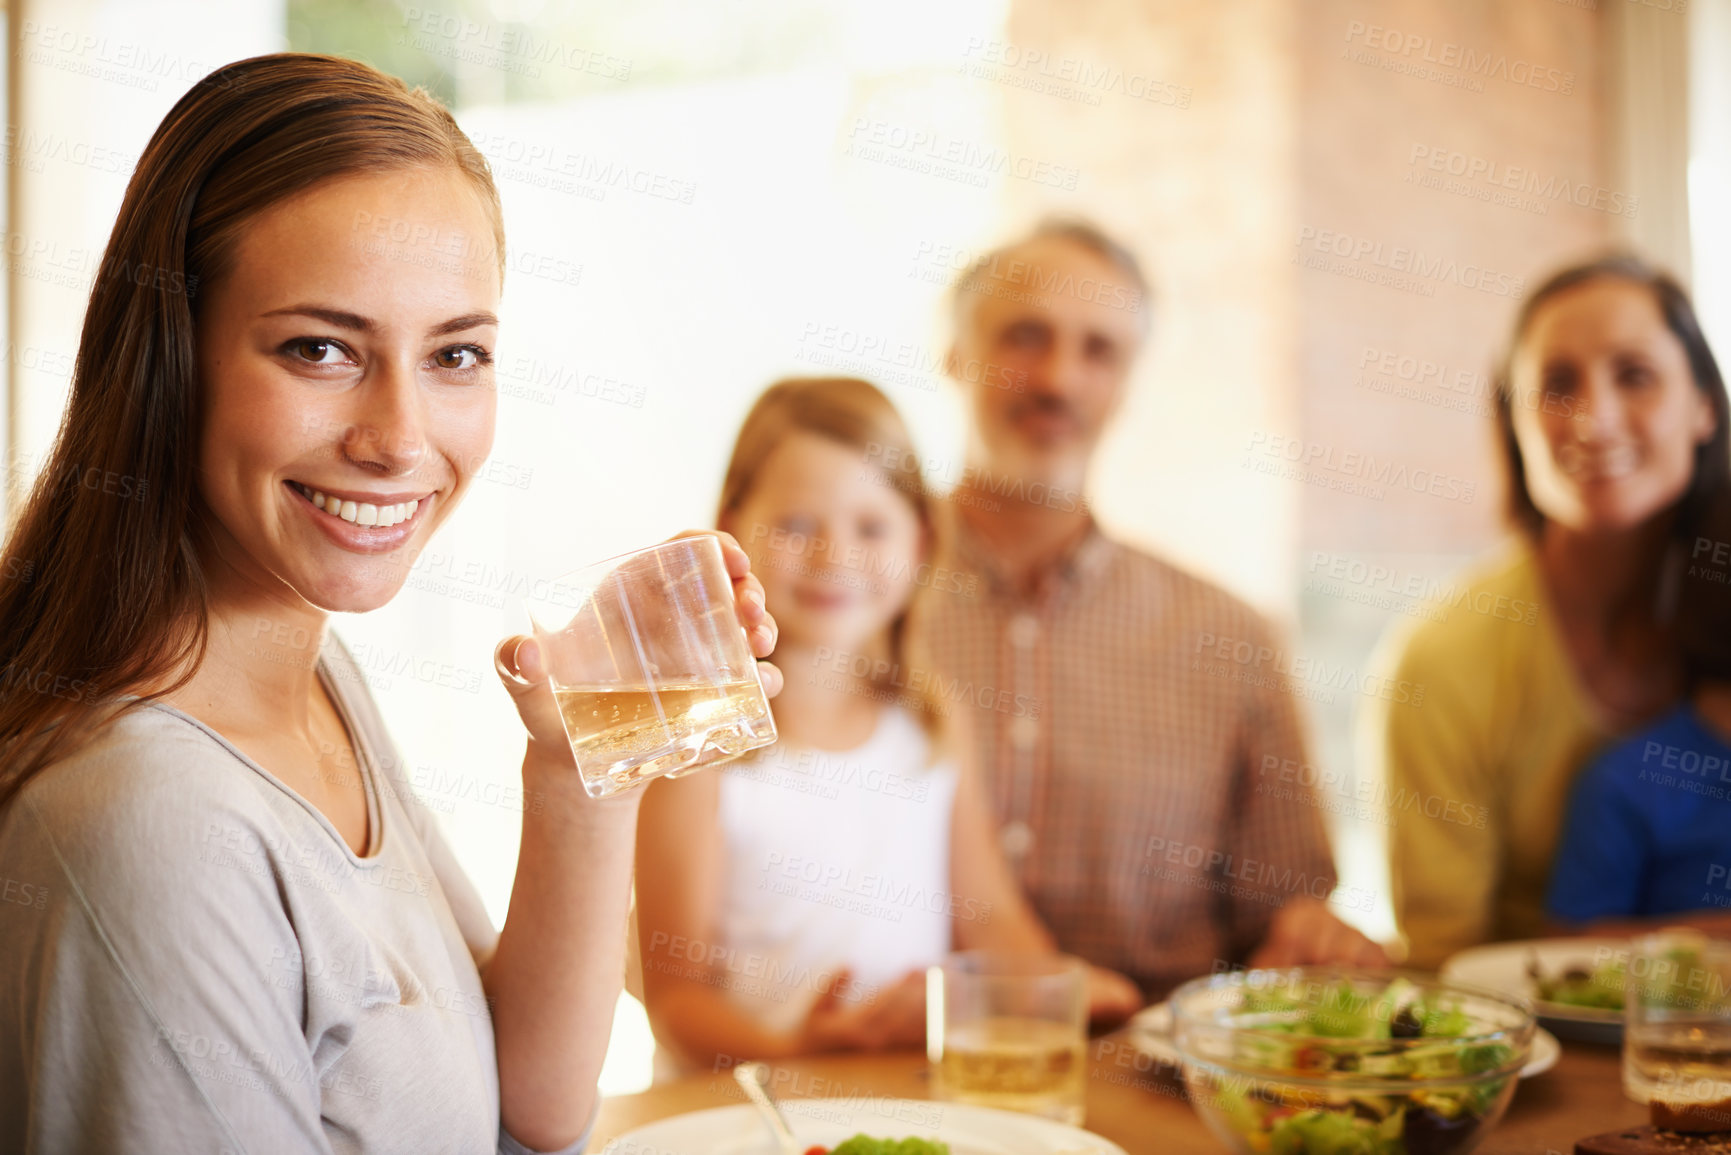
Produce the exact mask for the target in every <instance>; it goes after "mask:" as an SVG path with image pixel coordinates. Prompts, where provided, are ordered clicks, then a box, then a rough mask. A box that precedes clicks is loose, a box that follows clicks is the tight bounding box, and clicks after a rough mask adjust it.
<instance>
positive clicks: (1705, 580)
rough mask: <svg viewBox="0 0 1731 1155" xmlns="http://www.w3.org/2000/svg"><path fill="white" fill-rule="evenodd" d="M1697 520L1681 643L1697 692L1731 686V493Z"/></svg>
mask: <svg viewBox="0 0 1731 1155" xmlns="http://www.w3.org/2000/svg"><path fill="white" fill-rule="evenodd" d="M1695 521H1696V525H1695V529H1694V532H1693V533H1691V534H1690V536H1689V539H1688V541H1687V543H1686V544H1687V546H1688V552H1687V556H1686V558H1685V565H1684V567H1683V571H1682V577H1681V580H1680V582H1679V589H1678V594H1677V638H1678V645H1679V648H1680V649H1681V650H1682V652H1683V674H1684V676H1685V677H1686V678H1687V679H1688V682H1689V686H1690V688H1691V689H1693V688H1694V687H1696V686H1699V685H1700V684H1701V683H1703V682H1723V683H1727V684H1731V491H1727V490H1721V491H1719V492H1718V493H1715V494H1713V495H1712V496H1711V497H1710V498H1708V499H1707V500H1706V502H1705V503H1704V505H1703V506H1702V508H1701V510H1700V511H1699V516H1698V517H1697V518H1696V519H1695Z"/></svg>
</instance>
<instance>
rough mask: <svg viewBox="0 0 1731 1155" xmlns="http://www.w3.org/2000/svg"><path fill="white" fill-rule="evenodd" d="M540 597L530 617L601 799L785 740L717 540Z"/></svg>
mask: <svg viewBox="0 0 1731 1155" xmlns="http://www.w3.org/2000/svg"><path fill="white" fill-rule="evenodd" d="M536 592H537V593H538V594H543V595H544V596H538V597H534V598H530V599H527V601H528V605H529V617H530V619H531V621H532V623H533V625H534V630H535V638H536V640H537V641H538V642H539V643H540V646H541V653H542V655H543V659H544V660H545V662H546V664H547V671H548V674H549V676H550V678H551V680H552V683H553V697H554V698H555V699H556V700H557V701H558V703H559V714H560V717H561V718H562V719H563V720H564V723H565V733H566V736H567V737H569V738H570V740H571V752H572V753H573V754H574V755H576V758H577V770H578V773H579V774H580V775H581V776H582V778H583V788H584V789H585V790H587V791H588V792H589V794H590V795H591V796H592V797H595V798H603V797H606V796H607V795H609V794H617V793H618V792H619V791H621V790H628V789H630V788H631V787H633V786H637V785H639V784H641V783H644V782H647V781H649V780H650V779H652V778H658V777H660V776H661V775H663V774H665V775H668V776H670V777H678V776H679V775H682V774H689V773H691V772H692V771H694V770H699V769H701V768H703V767H705V766H714V765H718V764H719V763H722V762H727V761H730V760H731V759H734V758H737V757H739V756H740V755H741V754H744V753H746V752H747V751H750V750H755V749H757V748H759V747H761V746H767V745H769V744H770V743H771V742H774V741H775V719H774V718H773V717H772V716H771V715H770V712H769V699H768V697H767V696H766V695H765V694H764V692H763V683H762V682H761V681H760V680H759V678H758V673H757V660H756V658H754V657H753V656H752V653H751V645H750V643H749V642H748V641H747V639H746V635H745V629H744V627H742V626H741V625H740V624H739V618H738V616H737V613H736V611H735V609H734V597H733V582H732V580H731V579H730V578H729V577H728V576H727V567H726V565H725V564H724V563H723V561H722V556H721V543H720V541H719V540H718V539H717V538H715V537H714V536H712V535H708V534H705V535H702V536H698V537H688V538H679V539H677V540H675V541H669V542H664V543H662V544H661V545H656V546H650V547H649V548H648V549H640V550H636V551H634V552H632V553H628V554H623V555H621V556H619V557H615V558H609V559H608V560H607V561H603V562H597V563H596V564H594V565H591V566H585V567H584V568H582V569H579V570H576V571H574V572H572V573H570V574H567V575H566V576H564V577H562V578H559V579H557V580H556V581H554V582H553V583H552V585H551V586H550V587H548V588H546V589H545V590H537V591H536Z"/></svg>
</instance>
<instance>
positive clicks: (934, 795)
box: [646, 706, 991, 1030]
mask: <svg viewBox="0 0 1731 1155" xmlns="http://www.w3.org/2000/svg"><path fill="white" fill-rule="evenodd" d="M955 794H956V774H955V768H954V767H953V766H951V765H950V764H948V763H938V764H936V765H934V764H932V745H931V742H930V740H929V739H928V738H927V736H926V733H925V731H924V730H922V729H921V728H920V726H919V723H918V722H917V721H916V719H915V717H914V715H913V714H912V713H911V712H909V711H908V710H906V709H904V708H902V707H900V706H890V707H887V708H885V709H884V710H883V711H882V712H881V714H880V716H879V720H878V725H877V729H876V730H875V731H874V732H873V734H872V736H871V737H870V738H869V739H867V740H866V742H865V744H864V745H861V746H858V747H855V748H854V749H852V750H842V751H828V750H813V749H809V748H802V747H798V746H790V745H789V744H787V743H785V742H783V743H777V744H776V745H774V746H771V747H769V748H767V749H765V750H763V751H760V752H759V753H758V755H757V756H754V757H752V758H751V759H749V760H746V761H742V762H739V763H735V764H734V765H732V766H729V767H727V768H725V769H724V770H723V771H722V776H721V800H720V819H721V830H722V836H723V844H724V850H723V856H724V865H723V883H722V891H721V918H720V922H719V926H720V936H719V937H720V942H718V943H715V944H713V945H711V944H705V945H704V946H703V947H702V948H697V947H694V946H688V947H687V950H686V951H685V952H684V953H685V954H686V955H687V956H689V955H690V954H691V953H693V952H694V951H697V950H699V949H700V950H701V954H702V956H703V957H702V959H701V963H702V965H705V966H709V967H712V968H713V969H712V970H711V972H710V978H709V981H712V982H715V983H717V984H718V985H720V986H721V988H722V989H724V990H726V991H727V993H728V995H729V996H730V997H731V998H732V999H733V1000H734V1001H735V1002H736V1003H738V1004H740V1005H741V1006H743V1007H746V1008H748V1009H749V1010H750V1011H751V1013H752V1014H754V1015H756V1016H757V1017H758V1018H759V1019H760V1020H761V1021H762V1022H763V1023H764V1024H765V1025H767V1026H769V1027H770V1028H771V1029H777V1030H782V1029H790V1028H793V1027H797V1026H798V1025H799V1023H800V1022H801V1021H803V1020H804V1018H805V1016H806V1014H807V1012H808V1011H809V1010H810V1008H811V1005H812V1003H813V1002H814V1001H815V1000H816V998H817V997H818V993H819V992H820V991H821V990H823V989H824V988H826V987H827V986H829V985H830V983H831V980H832V979H833V978H834V977H835V976H836V975H837V973H838V972H840V971H842V970H844V969H845V970H846V971H848V972H849V975H850V976H851V977H850V978H849V980H848V981H847V982H846V983H845V984H844V985H843V986H842V988H841V989H840V991H839V993H840V995H841V996H842V997H843V998H844V999H848V1000H855V1001H862V1000H870V999H871V998H872V997H874V996H875V995H876V993H877V992H878V991H879V990H881V989H883V988H884V987H886V986H888V985H890V984H892V983H894V982H895V981H896V980H897V979H899V978H900V977H901V976H903V975H904V974H906V973H908V972H909V971H911V970H918V969H921V968H923V967H926V966H928V965H930V964H932V963H935V962H938V961H939V960H941V959H942V958H943V956H944V954H945V953H946V952H948V950H949V949H950V930H951V927H952V925H953V921H954V920H955V919H958V918H973V919H988V918H990V916H991V912H990V910H989V909H984V904H982V903H980V902H979V901H978V900H977V899H974V898H969V897H966V896H956V895H953V894H952V893H951V890H950V812H951V810H952V808H953V805H954V802H955ZM664 945H666V946H668V947H672V946H674V945H675V944H671V943H670V944H664ZM652 947H653V944H652ZM654 954H655V951H654V950H653V949H652V951H651V958H650V959H649V960H646V961H647V962H648V964H649V965H656V963H657V960H655V959H654V957H653V956H654ZM710 956H716V957H714V959H713V962H712V961H711V957H710ZM668 961H671V962H673V963H674V964H675V965H678V963H679V962H680V961H683V962H684V963H685V964H686V965H691V963H692V960H691V959H690V958H689V957H687V958H685V959H683V960H679V959H672V958H670V959H669V960H668Z"/></svg>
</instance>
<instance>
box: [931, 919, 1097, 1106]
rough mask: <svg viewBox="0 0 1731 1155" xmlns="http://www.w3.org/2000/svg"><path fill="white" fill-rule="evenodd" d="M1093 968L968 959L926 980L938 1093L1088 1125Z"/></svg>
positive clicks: (1017, 958)
mask: <svg viewBox="0 0 1731 1155" xmlns="http://www.w3.org/2000/svg"><path fill="white" fill-rule="evenodd" d="M1087 973H1088V968H1087V964H1086V963H1084V962H1083V961H1082V960H1081V959H1078V958H1071V957H1069V956H1067V955H1027V954H1014V953H1010V952H1005V951H989V950H978V951H962V952H960V953H958V954H953V955H950V956H949V957H948V958H947V959H945V960H944V962H943V965H941V966H935V967H932V968H931V969H930V970H928V971H927V972H926V1055H927V1057H928V1058H929V1059H930V1060H931V1064H932V1073H933V1081H932V1086H933V1093H934V1094H935V1095H936V1096H937V1097H938V1098H939V1099H945V1100H948V1101H950V1102H954V1103H971V1104H975V1105H977V1106H982V1107H998V1108H1002V1109H1004V1110H1008V1111H1024V1112H1027V1113H1028V1114H1032V1115H1043V1116H1045V1117H1046V1118H1048V1119H1057V1120H1059V1121H1060V1122H1063V1123H1068V1124H1070V1125H1071V1126H1080V1125H1081V1122H1082V1117H1083V1097H1084V1094H1083V1093H1084V1090H1085V1086H1086V1082H1087V1059H1088V994H1087Z"/></svg>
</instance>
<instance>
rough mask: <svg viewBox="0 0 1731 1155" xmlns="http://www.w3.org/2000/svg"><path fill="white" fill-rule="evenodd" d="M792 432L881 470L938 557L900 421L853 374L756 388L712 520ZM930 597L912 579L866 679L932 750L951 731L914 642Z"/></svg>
mask: <svg viewBox="0 0 1731 1155" xmlns="http://www.w3.org/2000/svg"><path fill="white" fill-rule="evenodd" d="M793 433H815V434H817V435H818V436H819V437H825V438H828V439H829V440H831V441H834V442H837V443H839V444H841V445H844V446H846V447H848V448H849V449H856V450H858V451H859V454H860V468H862V469H876V470H878V471H880V472H881V473H882V475H883V478H884V483H885V484H886V485H889V486H890V487H892V488H893V489H895V491H896V492H897V493H899V494H901V496H902V497H903V498H904V499H906V501H907V503H908V505H909V506H911V507H912V508H913V511H914V513H915V515H916V516H917V517H918V518H919V521H920V530H921V533H922V535H923V536H924V539H925V542H926V552H927V556H928V557H937V556H941V550H940V549H939V546H940V545H941V542H940V541H939V540H938V536H939V533H940V532H941V530H940V520H939V518H938V510H937V505H936V500H935V499H934V498H933V497H932V495H931V492H930V491H929V490H928V489H927V488H926V484H925V480H924V477H923V476H922V474H921V472H920V469H919V464H918V463H919V455H918V454H917V453H916V452H915V449H914V442H913V438H912V437H911V436H909V434H908V427H907V424H906V423H905V422H904V421H903V420H902V417H901V414H900V413H898V412H896V407H895V406H894V405H893V404H891V403H890V400H889V398H887V397H885V396H884V395H883V392H882V391H881V390H879V389H878V387H877V386H875V385H873V384H872V383H871V382H869V381H862V380H860V379H859V378H857V377H792V378H787V379H785V380H781V381H777V382H776V383H775V384H773V385H771V386H770V387H769V388H767V389H765V390H764V391H763V395H762V396H760V397H759V398H758V399H757V402H756V404H754V405H753V406H752V407H751V412H749V413H747V414H746V415H745V422H744V423H743V424H742V425H741V426H740V428H739V436H738V437H737V438H736V439H735V441H734V443H733V456H732V458H731V459H730V460H729V461H728V463H727V475H726V477H725V478H724V479H723V481H722V483H721V502H720V508H719V509H718V510H717V520H718V521H725V519H726V518H727V517H728V516H730V515H732V514H734V513H737V512H738V510H739V508H740V506H742V505H744V504H745V500H746V498H747V496H748V495H749V494H750V493H751V490H752V486H753V485H755V484H756V482H757V477H758V472H759V470H760V469H761V468H762V467H763V463H764V462H765V461H767V460H768V459H769V456H770V454H771V453H772V452H774V450H775V448H776V446H778V445H780V444H781V443H782V441H783V440H784V439H785V438H786V437H787V436H788V435H789V434H793ZM932 596H933V588H932V584H931V583H930V582H918V581H916V584H915V586H914V592H913V596H912V597H910V598H909V599H908V604H907V605H906V606H904V607H903V608H902V612H901V613H899V614H897V615H896V618H895V620H894V621H892V622H891V623H890V625H889V629H888V630H887V631H885V637H884V639H883V643H884V644H883V646H882V648H881V651H880V652H878V653H874V654H872V655H869V656H870V657H871V658H873V659H877V658H882V659H883V663H881V664H879V663H876V662H875V661H874V665H879V667H880V668H881V665H884V664H887V666H888V673H887V674H886V675H882V676H879V677H876V678H873V679H872V680H873V682H874V683H875V684H876V686H877V687H878V688H879V689H880V690H882V691H884V692H885V696H884V698H882V699H880V700H886V701H894V702H896V703H898V704H900V705H902V706H904V707H906V708H908V709H910V710H912V711H913V712H914V715H915V716H916V717H917V718H918V719H919V722H920V725H921V727H922V728H923V729H924V730H925V731H926V733H927V735H928V736H930V737H931V739H932V745H933V748H934V750H937V749H940V748H942V747H943V746H945V745H946V744H947V742H948V739H949V737H950V733H951V731H950V729H949V727H948V726H947V725H946V724H945V723H946V719H947V716H948V710H947V708H946V707H945V705H944V703H943V701H942V699H941V698H940V697H939V695H938V693H937V691H936V689H935V688H934V687H935V685H936V683H937V679H936V677H935V676H934V673H933V671H932V668H931V665H930V663H929V662H928V661H927V659H926V656H925V653H924V648H923V647H922V646H921V645H920V641H919V625H920V619H921V618H922V617H923V616H924V613H925V610H926V605H927V603H928V602H929V600H930V598H931V597H932ZM789 673H790V674H791V671H789Z"/></svg>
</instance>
